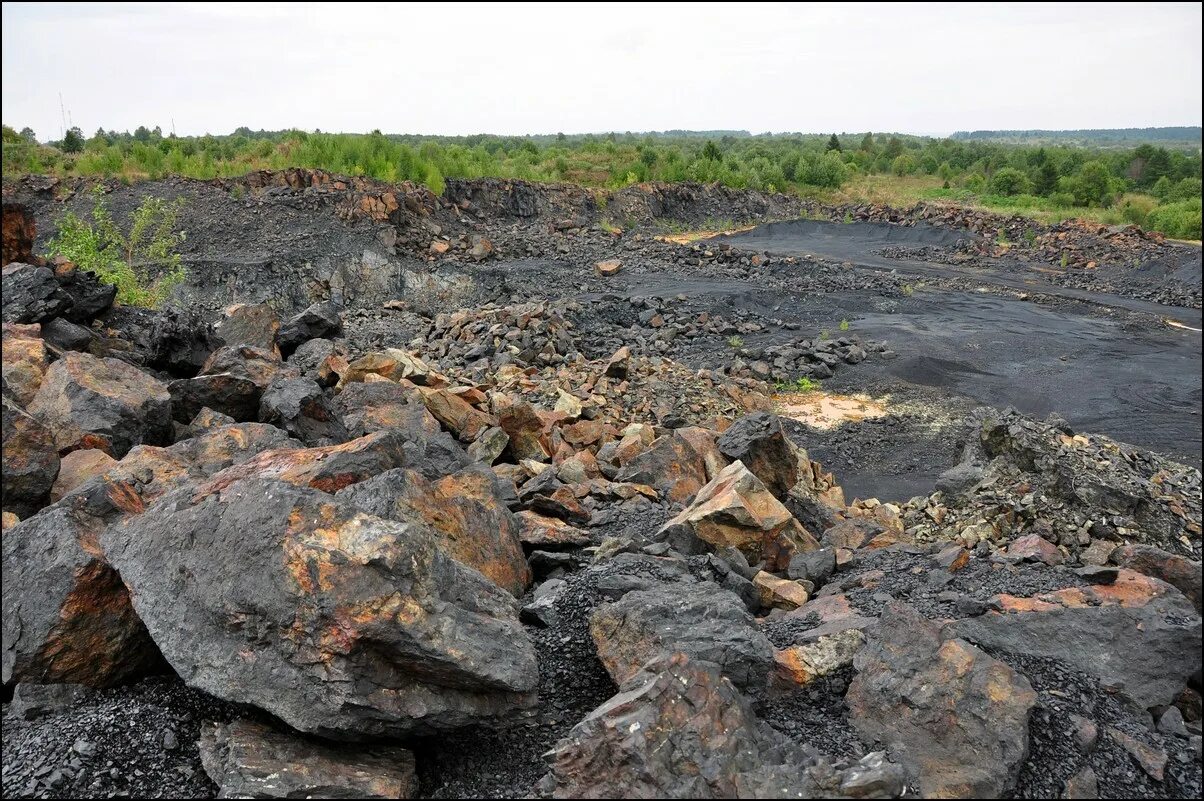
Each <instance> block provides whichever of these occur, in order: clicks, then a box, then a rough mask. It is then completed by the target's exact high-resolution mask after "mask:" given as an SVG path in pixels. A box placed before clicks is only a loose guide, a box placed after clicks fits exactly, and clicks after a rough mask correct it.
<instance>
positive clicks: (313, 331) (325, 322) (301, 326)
mask: <svg viewBox="0 0 1204 801" xmlns="http://www.w3.org/2000/svg"><path fill="white" fill-rule="evenodd" d="M342 330H343V316H342V308H341V307H340V306H339V304H338V303H336V302H334V301H330V300H327V301H323V302H322V303H315V304H314V305H312V306H310V307H309V308H307V309H305V310H304V311H302V312H301V313H300V314H298V315H296V316H294V317H292V318H291V319H290V320H289V321H288V322H287V323H285V324H284V325H282V326H280V330H279V331H278V332H277V334H276V342H277V344H278V345H279V346H280V350H281V352H283V353H284V355H286V356H287V355H288V354H290V353H292V352H293V351H295V350H296V349H297V348H298V347H300V346H301V345H302V344H304V343H306V342H308V341H309V340H311V339H318V338H320V337H332V336H337V335H338V334H339V332H340V331H342Z"/></svg>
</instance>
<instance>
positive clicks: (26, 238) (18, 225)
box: [0, 202, 37, 266]
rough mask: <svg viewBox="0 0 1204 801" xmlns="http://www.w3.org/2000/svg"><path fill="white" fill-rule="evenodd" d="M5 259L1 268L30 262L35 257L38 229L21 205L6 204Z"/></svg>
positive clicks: (0, 260)
mask: <svg viewBox="0 0 1204 801" xmlns="http://www.w3.org/2000/svg"><path fill="white" fill-rule="evenodd" d="M3 220H4V227H3V232H4V233H3V243H4V244H3V258H2V259H0V266H7V265H9V264H10V263H12V262H14V261H16V262H28V261H29V260H30V258H32V256H33V242H34V239H35V238H37V227H36V226H35V224H34V221H33V215H32V214H30V213H29V210H28V209H26V208H25V206H24V205H23V204H21V203H8V202H5V203H4V211H3Z"/></svg>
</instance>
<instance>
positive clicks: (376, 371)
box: [339, 348, 444, 388]
mask: <svg viewBox="0 0 1204 801" xmlns="http://www.w3.org/2000/svg"><path fill="white" fill-rule="evenodd" d="M370 375H378V376H381V377H382V378H387V379H389V380H390V381H400V380H401V379H403V378H404V379H405V380H407V381H409V382H410V383H412V384H417V385H418V386H420V387H432V388H435V387H438V386H441V385H442V384H443V383H444V381H443V379H442V378H441V377H440V376H439V375H438V374H437V373H435V371H433V370H432V369H431V368H430V366H429V365H428V364H427V363H426V362H424V361H423V360H422V359H419V358H418V357H417V356H415V355H414V354H412V353H410V352H408V351H404V350H401V349H400V348H386V349H385V350H383V351H378V352H375V353H368V354H365V355H364V356H361V357H360V358H358V359H356V360H355V361H353V362H351V363H350V364H348V365H347V369H346V370H344V371H343V374H342V375H341V376H340V378H339V386H340V387H345V386H347V385H348V384H352V383H355V382H357V381H364V380H365V379H366V378H367V377H368V376H370Z"/></svg>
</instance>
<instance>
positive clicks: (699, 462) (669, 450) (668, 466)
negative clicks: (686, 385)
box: [615, 431, 716, 503]
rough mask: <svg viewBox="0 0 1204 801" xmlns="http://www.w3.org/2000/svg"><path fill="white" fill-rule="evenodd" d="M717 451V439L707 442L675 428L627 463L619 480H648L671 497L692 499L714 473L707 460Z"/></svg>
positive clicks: (646, 483)
mask: <svg viewBox="0 0 1204 801" xmlns="http://www.w3.org/2000/svg"><path fill="white" fill-rule="evenodd" d="M708 444H709V445H710V447H709V448H708V447H707V445H708ZM713 453H716V452H715V451H714V445H713V441H712V443H707V442H706V441H705V440H703V439H700V438H697V437H690V436H688V435H687V433H686V432H684V431H674V432H673V433H672V434H666V435H665V436H663V437H660V438H659V439H657V440H656V441H655V442H653V443H652V446H651V447H650V448H648V449H647V450H646V451H644V452H643V453H641V454H639V455H638V456H636V457H635V458H634V459H632V460H631V461H629V462H628V463H627V464H625V465H623V467H622V469H620V470H619V473H618V475H616V476H615V480H616V481H629V482H631V483H632V484H645V485H647V486H649V487H652V488H653V489H655V490H656V491H657V492H658V493H660V494H661V496H662V497H665V498H668V499H669V500H671V501H674V502H676V503H689V502H690V500H691V499H693V498H694V496H695V495H696V494H697V493H698V491H699V490H700V489H702V487H703V485H704V484H706V483H707V480H708V479H709V478H710V477H711V476H710V475H709V474H708V473H707V461H708V456H710V455H711V454H713Z"/></svg>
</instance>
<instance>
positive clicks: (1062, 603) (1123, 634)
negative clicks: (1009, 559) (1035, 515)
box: [952, 569, 1201, 709]
mask: <svg viewBox="0 0 1204 801" xmlns="http://www.w3.org/2000/svg"><path fill="white" fill-rule="evenodd" d="M992 604H993V605H994V606H995V607H996V608H998V609H1001V610H1002V611H1000V612H988V613H987V614H985V615H981V616H979V617H974V618H966V619H963V620H959V621H957V622H956V623H954V624H953V625H952V631H953V632H954V633H955V635H956V636H958V637H964V638H965V639H967V640H969V641H971V642H974V643H977V644H979V645H981V646H983V647H984V648H990V649H991V650H993V651H1006V652H1010V653H1017V654H1029V655H1033V656H1041V657H1046V658H1051V659H1059V660H1062V661H1063V662H1065V663H1067V664H1069V665H1071V666H1073V667H1074V668H1075V669H1077V670H1081V671H1083V672H1084V673H1088V674H1092V675H1095V676H1098V677H1099V678H1100V680H1101V681H1102V682H1103V684H1104V685H1105V686H1107V687H1110V688H1114V689H1115V690H1118V691H1119V692H1121V693H1123V694H1124V695H1126V696H1128V697H1129V698H1131V699H1133V701H1134V702H1136V703H1137V705H1138V706H1140V707H1141V708H1143V709H1144V708H1148V707H1152V706H1165V705H1167V704H1170V703H1172V702H1173V701H1174V699H1175V698H1176V697H1177V696H1178V695H1179V693H1180V691H1182V689H1183V687H1184V686H1185V685H1186V684H1187V680H1188V677H1190V676H1191V675H1192V674H1193V673H1196V672H1197V671H1199V670H1200V647H1201V639H1200V616H1199V615H1198V614H1197V612H1196V610H1195V608H1194V607H1193V606H1192V603H1191V602H1190V601H1188V600H1187V599H1186V598H1185V597H1184V596H1183V595H1182V593H1180V592H1179V591H1178V590H1176V589H1175V588H1174V587H1172V586H1170V585H1169V584H1166V583H1164V582H1162V581H1159V580H1158V579H1155V578H1149V577H1146V576H1143V575H1141V574H1140V573H1137V572H1135V571H1132V570H1123V569H1122V570H1121V571H1119V574H1118V576H1117V579H1116V581H1115V582H1114V583H1113V584H1111V585H1106V586H1093V587H1084V588H1079V587H1072V588H1068V589H1065V590H1058V591H1056V592H1052V593H1046V594H1044V595H1040V596H1037V597H1036V598H1015V597H1013V596H1009V595H1003V596H998V597H997V598H995V599H993V601H992Z"/></svg>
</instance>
